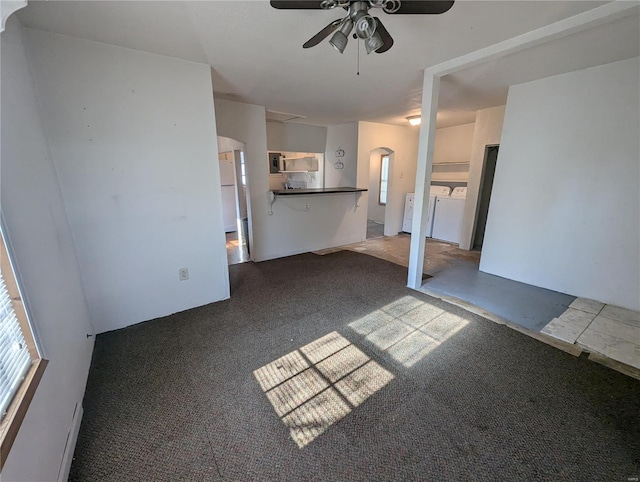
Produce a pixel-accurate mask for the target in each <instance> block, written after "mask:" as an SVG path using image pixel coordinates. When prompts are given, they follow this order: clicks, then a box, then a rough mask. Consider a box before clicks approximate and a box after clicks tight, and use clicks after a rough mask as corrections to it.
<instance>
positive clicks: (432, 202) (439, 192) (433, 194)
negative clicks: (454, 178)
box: [402, 186, 451, 238]
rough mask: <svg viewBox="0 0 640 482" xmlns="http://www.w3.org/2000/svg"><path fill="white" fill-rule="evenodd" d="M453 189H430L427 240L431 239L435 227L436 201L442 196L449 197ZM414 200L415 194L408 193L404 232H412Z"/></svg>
mask: <svg viewBox="0 0 640 482" xmlns="http://www.w3.org/2000/svg"><path fill="white" fill-rule="evenodd" d="M450 192H451V188H450V187H447V186H431V187H430V188H429V206H428V207H427V238H430V237H431V231H432V227H433V210H434V209H435V207H436V200H437V198H438V197H441V196H445V197H446V196H449V193H450ZM413 200H414V193H412V192H411V193H408V194H407V196H406V199H405V203H404V218H403V220H402V231H404V232H405V233H410V232H411V223H413Z"/></svg>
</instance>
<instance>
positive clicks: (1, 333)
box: [0, 273, 31, 419]
mask: <svg viewBox="0 0 640 482" xmlns="http://www.w3.org/2000/svg"><path fill="white" fill-rule="evenodd" d="M30 365H31V357H30V355H29V349H28V348H27V343H26V341H25V339H24V336H23V334H22V330H21V329H20V323H18V319H17V317H16V314H15V312H14V311H13V306H12V304H11V298H10V296H9V293H8V291H7V287H6V285H5V282H4V279H3V278H2V273H0V419H1V418H3V417H4V415H5V411H6V410H7V407H8V406H9V404H10V403H11V400H12V399H13V396H14V395H15V394H16V392H17V391H18V388H20V384H21V383H22V380H23V379H24V376H25V375H26V373H27V371H28V370H29V366H30Z"/></svg>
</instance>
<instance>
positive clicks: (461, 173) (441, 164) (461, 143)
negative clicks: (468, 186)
mask: <svg viewBox="0 0 640 482" xmlns="http://www.w3.org/2000/svg"><path fill="white" fill-rule="evenodd" d="M474 128H475V124H474V123H473V122H472V123H470V124H462V125H459V126H452V127H443V128H440V129H437V130H436V141H435V146H434V151H433V172H432V174H431V180H432V181H462V182H466V181H467V180H468V178H469V163H470V160H471V146H472V143H473V132H474ZM451 163H456V164H451ZM461 163H464V164H461Z"/></svg>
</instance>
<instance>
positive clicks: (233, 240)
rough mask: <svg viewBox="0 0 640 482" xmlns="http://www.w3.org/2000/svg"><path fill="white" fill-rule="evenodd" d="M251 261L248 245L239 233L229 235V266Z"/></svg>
mask: <svg viewBox="0 0 640 482" xmlns="http://www.w3.org/2000/svg"><path fill="white" fill-rule="evenodd" d="M247 261H250V258H249V251H248V250H247V243H246V241H245V240H244V239H243V238H242V235H240V236H238V232H237V231H235V232H232V233H227V262H228V264H238V263H246V262H247Z"/></svg>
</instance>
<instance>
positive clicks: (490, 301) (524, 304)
mask: <svg viewBox="0 0 640 482" xmlns="http://www.w3.org/2000/svg"><path fill="white" fill-rule="evenodd" d="M424 288H426V289H428V290H430V291H433V292H434V293H440V294H443V295H447V296H453V297H455V298H458V299H461V300H464V301H467V302H469V303H471V304H472V305H475V306H479V307H480V308H484V309H485V310H487V311H489V312H490V313H494V314H496V315H498V316H499V317H501V318H502V319H504V320H507V321H510V322H511V323H515V324H516V325H520V326H523V327H524V328H527V329H529V330H532V331H540V330H542V328H544V327H545V326H546V325H547V323H549V322H550V321H551V320H553V319H554V318H557V317H558V316H560V315H561V314H562V313H564V312H565V311H566V309H567V308H568V307H569V305H570V304H571V303H573V301H574V300H575V299H576V297H575V296H570V295H566V294H564V293H558V292H557V291H552V290H548V289H545V288H539V287H537V286H532V285H528V284H526V283H520V282H518V281H514V280H510V279H506V278H501V277H500V276H495V275H492V274H488V273H483V272H482V271H480V270H479V269H478V265H477V264H475V263H469V262H464V261H462V262H459V263H458V265H457V266H455V267H453V268H448V269H444V270H442V271H440V272H439V273H435V274H433V277H432V278H431V279H429V280H428V281H427V282H425V284H424Z"/></svg>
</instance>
